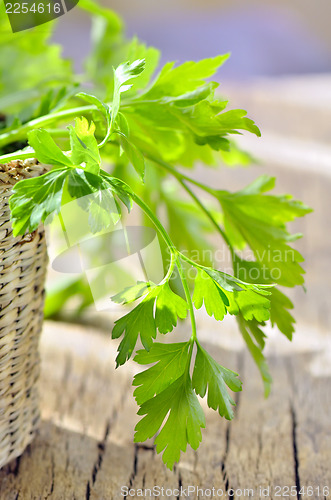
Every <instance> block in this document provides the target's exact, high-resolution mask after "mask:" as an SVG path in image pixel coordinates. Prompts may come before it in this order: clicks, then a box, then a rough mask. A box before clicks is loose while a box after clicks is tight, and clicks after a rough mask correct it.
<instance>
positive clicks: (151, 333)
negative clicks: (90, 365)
mask: <svg viewBox="0 0 331 500" xmlns="http://www.w3.org/2000/svg"><path fill="white" fill-rule="evenodd" d="M146 285H147V284H146ZM142 290H144V287H143V285H142V284H141V288H140V285H138V287H137V286H134V287H132V289H131V290H130V289H129V290H124V291H123V292H122V294H117V296H115V299H116V300H121V298H122V296H123V294H124V295H125V297H129V298H132V297H133V296H134V295H135V294H137V293H138V294H139V293H141V291H142ZM144 291H145V290H144ZM144 291H143V293H142V294H145V293H144ZM125 300H126V299H125ZM155 302H156V305H155ZM154 305H155V307H154ZM187 308H188V306H187V304H186V302H185V301H184V300H183V299H182V298H181V297H179V296H178V295H177V294H175V293H174V292H173V291H172V290H171V289H170V287H169V284H168V283H167V282H165V283H163V284H162V285H158V286H152V287H151V288H149V291H148V294H147V295H146V296H145V297H144V299H143V300H142V302H141V303H140V304H138V305H137V306H136V307H135V308H134V309H133V310H132V311H131V312H129V313H128V314H127V315H126V316H124V317H123V318H120V319H119V320H117V321H116V322H115V326H114V329H113V333H112V336H113V338H119V337H121V336H122V335H123V340H122V342H121V344H120V346H119V349H118V351H119V354H118V356H117V359H116V361H117V365H120V364H123V363H125V361H126V360H127V359H129V358H130V357H131V355H132V352H133V349H134V347H135V345H136V343H137V340H138V337H140V339H141V341H142V344H143V346H144V347H145V349H146V350H147V351H148V350H149V349H150V348H151V346H152V343H153V339H155V336H156V329H158V330H159V332H160V333H167V332H171V331H172V330H173V327H174V326H176V325H177V317H179V318H182V319H183V318H185V317H186V315H187ZM154 309H155V310H154Z"/></svg>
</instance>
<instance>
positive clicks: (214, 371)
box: [192, 343, 241, 420]
mask: <svg viewBox="0 0 331 500" xmlns="http://www.w3.org/2000/svg"><path fill="white" fill-rule="evenodd" d="M237 377H238V374H237V373H235V372H233V371H231V370H228V369H227V368H224V367H223V366H221V365H219V364H218V363H216V361H215V360H214V359H213V358H212V357H211V356H210V355H209V354H208V353H207V351H206V350H205V349H203V347H201V345H200V344H199V343H197V355H196V358H195V363H194V370H193V377H192V386H193V388H194V389H195V391H196V393H197V394H199V396H201V397H202V398H203V397H204V396H205V395H206V393H207V389H208V396H207V403H208V406H209V408H213V410H218V412H219V414H220V415H221V417H225V418H226V419H228V420H231V419H232V418H233V410H232V406H233V405H235V403H234V401H233V399H232V398H231V396H230V395H229V393H228V391H227V386H228V387H229V388H230V389H231V390H232V391H235V392H238V391H241V382H240V380H239V379H238V378H237Z"/></svg>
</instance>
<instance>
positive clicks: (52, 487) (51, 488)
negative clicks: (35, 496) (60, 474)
mask: <svg viewBox="0 0 331 500" xmlns="http://www.w3.org/2000/svg"><path fill="white" fill-rule="evenodd" d="M54 481H55V461H54V455H53V454H52V455H51V486H50V489H49V493H47V495H46V496H45V500H46V499H47V498H49V497H51V496H52V494H53V491H54Z"/></svg>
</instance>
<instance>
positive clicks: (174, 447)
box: [134, 372, 205, 470]
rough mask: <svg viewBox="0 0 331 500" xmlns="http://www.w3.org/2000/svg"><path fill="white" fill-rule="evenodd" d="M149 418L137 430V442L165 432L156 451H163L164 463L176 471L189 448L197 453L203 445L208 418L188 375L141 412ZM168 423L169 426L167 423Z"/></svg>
mask: <svg viewBox="0 0 331 500" xmlns="http://www.w3.org/2000/svg"><path fill="white" fill-rule="evenodd" d="M138 415H145V416H144V417H143V419H142V420H140V421H139V422H138V424H137V425H136V428H135V431H136V432H135V436H134V440H135V442H140V441H146V439H149V438H151V437H153V436H154V435H155V434H156V433H157V432H158V431H159V429H160V428H161V426H162V424H163V426H162V429H161V430H160V432H159V434H158V436H157V437H156V439H155V444H156V451H157V453H161V452H162V451H163V450H164V451H163V457H162V458H163V461H164V463H165V464H166V465H167V466H168V467H169V469H170V470H172V469H173V466H174V464H175V462H178V460H179V457H180V452H181V451H186V448H187V444H189V445H190V446H191V447H192V448H193V449H194V450H196V449H197V448H198V446H199V444H200V442H201V439H202V435H201V428H203V427H205V416H204V413H203V410H202V408H201V406H200V403H199V401H198V398H197V396H196V394H195V392H194V390H193V388H192V383H191V379H190V377H189V376H188V375H187V373H186V372H185V373H184V374H183V375H182V376H181V377H180V378H178V379H177V380H175V382H173V383H172V384H171V385H169V386H168V387H167V388H166V389H164V390H163V391H162V392H160V393H159V394H157V395H156V396H155V397H154V398H151V399H149V400H148V401H145V402H144V403H143V404H142V406H141V407H140V409H139V411H138ZM165 419H166V421H165V423H164V420H165Z"/></svg>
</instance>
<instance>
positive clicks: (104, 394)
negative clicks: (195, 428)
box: [0, 322, 331, 500]
mask: <svg viewBox="0 0 331 500" xmlns="http://www.w3.org/2000/svg"><path fill="white" fill-rule="evenodd" d="M206 347H207V348H208V349H209V350H211V351H212V353H213V356H215V358H216V359H217V360H218V361H219V362H221V363H223V364H224V365H225V366H227V367H229V368H232V369H235V370H238V371H239V372H240V375H241V377H242V379H243V382H244V390H243V392H242V393H240V395H239V397H237V408H236V418H235V420H234V421H232V422H227V421H226V420H224V419H221V418H220V417H219V416H218V414H215V413H214V412H212V411H210V410H209V409H208V408H205V410H206V417H207V427H206V429H205V431H204V433H203V443H202V445H201V447H200V448H199V450H198V451H197V452H193V451H192V450H189V451H188V452H187V453H186V454H185V455H184V456H183V457H182V460H181V463H180V464H179V465H178V466H177V467H175V469H174V471H173V472H171V471H169V470H167V469H166V468H165V466H164V465H163V463H162V460H161V458H160V456H158V455H157V454H156V453H155V450H154V447H153V444H152V442H148V443H144V444H142V445H134V444H133V431H134V426H135V423H136V421H137V416H136V411H137V408H136V405H135V403H134V400H133V398H132V389H131V380H132V376H133V373H134V370H135V366H134V364H133V363H128V364H127V366H126V367H124V368H121V369H120V370H115V369H114V358H115V351H116V345H115V344H114V343H113V342H111V341H110V340H109V338H107V337H106V336H105V335H104V334H103V333H100V332H98V331H95V330H93V329H91V328H83V327H80V326H71V325H66V324H61V323H50V322H46V324H45V328H44V333H43V336H42V341H41V354H42V360H43V363H42V377H41V382H40V391H41V398H42V404H41V406H42V425H41V428H40V432H39V434H38V436H37V438H36V439H35V441H34V442H33V443H32V445H30V446H29V448H28V449H27V450H26V452H25V453H24V455H23V456H22V457H21V458H19V459H17V460H15V461H14V462H12V463H11V464H10V465H8V466H6V467H5V468H3V469H2V470H1V471H0V499H1V500H2V499H4V500H37V499H42V500H44V499H45V500H46V499H50V500H71V499H72V500H74V499H77V500H109V499H121V498H124V496H123V495H122V494H121V487H124V486H127V487H130V488H132V489H135V490H136V493H137V490H138V489H140V488H152V487H153V486H154V485H159V486H163V487H164V488H165V489H167V488H170V489H175V488H180V487H181V486H182V488H184V489H185V488H187V487H188V486H189V485H194V486H199V487H200V488H203V489H206V488H212V487H215V488H216V489H218V488H221V489H222V490H223V491H224V492H225V491H226V490H229V489H230V488H231V489H233V490H234V494H232V493H231V492H230V495H229V494H224V495H223V496H222V497H221V498H243V497H244V496H243V495H244V493H242V496H240V493H239V494H237V491H236V490H238V489H241V490H244V489H252V490H253V493H254V494H253V498H277V497H276V496H275V490H274V488H275V487H276V486H277V485H278V486H282V487H284V486H289V487H291V486H296V487H301V488H302V487H307V486H313V488H314V492H313V494H312V495H311V496H309V498H321V499H323V500H324V499H325V498H331V496H330V495H328V494H325V493H326V492H325V491H324V492H323V490H322V488H323V486H331V485H330V464H331V437H330V420H331V419H330V417H331V405H330V403H331V394H330V377H326V376H320V377H315V378H313V377H312V375H310V372H309V366H310V362H311V359H312V356H314V354H313V353H311V354H307V353H306V354H299V353H296V354H292V355H291V356H284V355H283V354H279V355H275V354H274V355H273V356H271V357H270V358H269V362H270V365H271V372H272V375H273V378H274V380H275V381H274V385H273V391H272V394H271V396H270V398H269V399H267V400H265V399H264V398H263V393H262V384H261V381H260V379H259V375H258V373H257V371H256V369H255V367H254V365H253V363H252V361H251V360H250V358H249V356H248V355H247V354H246V352H245V351H240V350H239V351H229V350H225V349H224V348H221V347H218V346H217V345H215V344H214V345H211V344H210V345H207V346H206ZM260 486H262V487H263V488H268V487H269V488H270V490H269V493H268V495H266V496H264V497H262V496H261V494H260V491H259V488H260ZM318 486H319V487H320V488H321V490H320V495H318V493H317V487H318ZM186 493H187V491H186ZM246 493H247V495H248V492H246ZM247 495H246V496H247ZM127 498H130V497H129V496H128V497H127ZM131 498H141V496H139V495H138V494H136V495H134V496H132V497H131ZM144 498H148V496H146V497H144ZM161 498H162V497H161ZM164 498H166V497H164ZM169 498H176V497H175V496H170V497H169ZM181 498H184V497H181ZM188 498H191V499H197V498H207V496H205V497H204V496H203V495H201V493H200V494H199V495H197V494H196V493H194V494H191V495H189V496H188ZM215 498H217V497H215ZM250 498H252V496H251V495H250ZM292 498H293V497H292ZM297 498H305V496H303V495H301V496H300V495H297ZM307 498H308V497H307Z"/></svg>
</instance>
